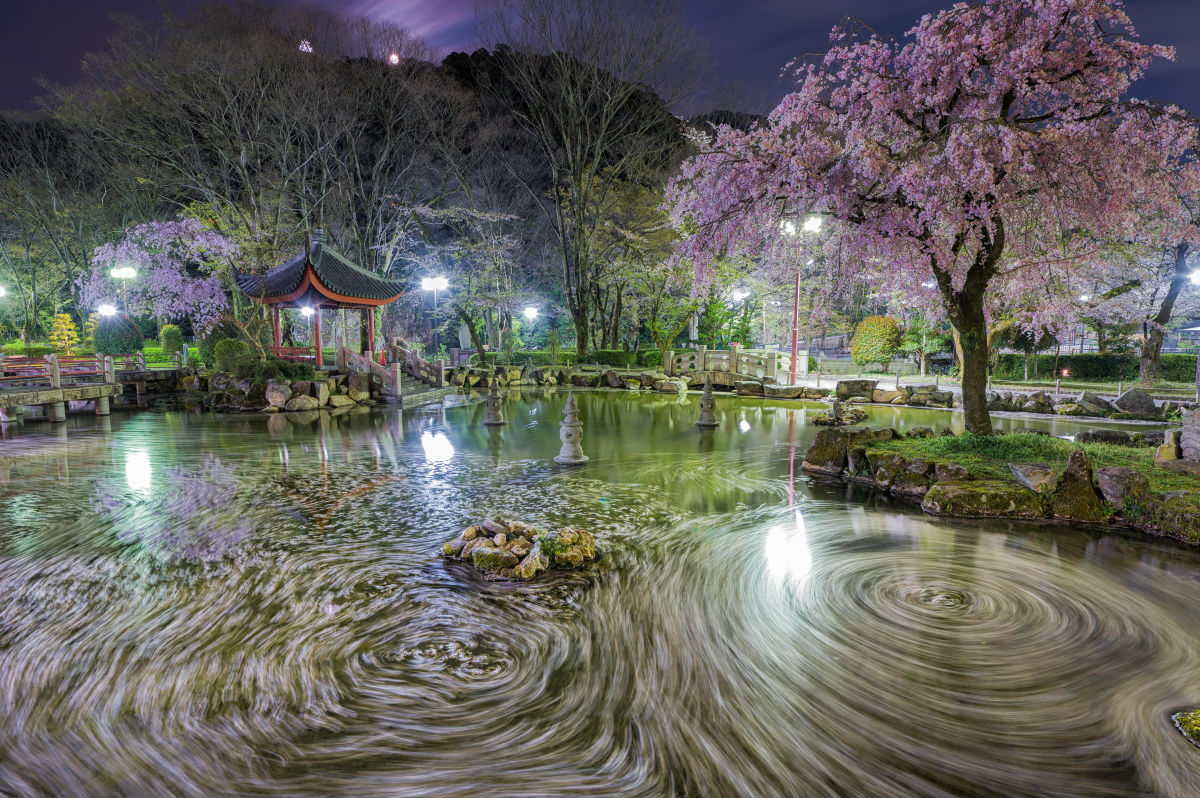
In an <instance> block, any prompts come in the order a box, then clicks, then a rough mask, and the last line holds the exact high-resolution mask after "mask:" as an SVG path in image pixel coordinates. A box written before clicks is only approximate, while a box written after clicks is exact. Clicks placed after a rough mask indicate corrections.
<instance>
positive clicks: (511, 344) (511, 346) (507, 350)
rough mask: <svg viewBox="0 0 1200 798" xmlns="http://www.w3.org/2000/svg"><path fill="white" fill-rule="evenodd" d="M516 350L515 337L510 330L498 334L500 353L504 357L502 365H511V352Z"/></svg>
mask: <svg viewBox="0 0 1200 798" xmlns="http://www.w3.org/2000/svg"><path fill="white" fill-rule="evenodd" d="M515 350H516V336H515V334H514V333H513V331H512V330H505V331H504V332H502V333H500V351H501V353H502V354H503V356H504V359H503V361H502V362H503V363H504V365H506V366H511V365H512V364H513V352H514V351H515Z"/></svg>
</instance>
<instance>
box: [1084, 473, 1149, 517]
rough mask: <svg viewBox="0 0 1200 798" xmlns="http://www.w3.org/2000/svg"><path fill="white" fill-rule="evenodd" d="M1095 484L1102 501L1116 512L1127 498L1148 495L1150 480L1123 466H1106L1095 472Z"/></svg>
mask: <svg viewBox="0 0 1200 798" xmlns="http://www.w3.org/2000/svg"><path fill="white" fill-rule="evenodd" d="M1096 484H1097V485H1098V486H1099V488H1100V495H1102V496H1103V497H1104V500H1105V501H1106V502H1108V503H1109V504H1111V505H1112V506H1113V507H1116V508H1117V509H1118V510H1119V509H1121V508H1122V507H1123V506H1124V504H1125V500H1126V499H1127V498H1133V497H1137V496H1145V495H1147V494H1149V493H1150V480H1149V479H1147V478H1146V475H1145V474H1142V473H1139V472H1137V471H1135V470H1133V469H1132V468H1125V467H1124V466H1106V467H1105V468H1101V469H1099V470H1097V471H1096Z"/></svg>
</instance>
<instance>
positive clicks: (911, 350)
mask: <svg viewBox="0 0 1200 798" xmlns="http://www.w3.org/2000/svg"><path fill="white" fill-rule="evenodd" d="M951 346H952V341H951V340H950V336H949V335H944V334H943V333H942V332H941V331H940V330H938V329H936V328H934V327H932V326H930V325H928V324H926V323H925V322H924V321H916V322H914V323H913V324H911V325H909V326H908V328H907V329H905V330H904V336H903V338H902V339H901V341H900V349H899V351H900V353H901V354H903V355H904V356H905V357H907V358H908V359H909V360H911V361H912V362H913V363H916V364H917V365H918V366H919V365H921V356H922V355H924V356H925V357H929V356H930V355H936V354H939V353H941V352H949V351H950V348H951Z"/></svg>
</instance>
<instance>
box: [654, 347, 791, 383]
mask: <svg viewBox="0 0 1200 798" xmlns="http://www.w3.org/2000/svg"><path fill="white" fill-rule="evenodd" d="M796 366H797V368H796V373H797V375H801V374H808V352H807V351H801V352H798V353H797V362H796ZM663 367H664V371H666V372H667V374H668V375H670V376H678V375H680V374H690V373H694V372H704V371H721V372H730V373H734V374H740V375H743V376H746V377H752V378H755V379H764V378H767V377H770V378H772V379H774V380H776V381H778V380H779V378H780V376H781V375H783V376H785V377H786V375H789V374H790V372H791V368H792V355H791V353H790V352H779V351H776V350H773V349H743V348H742V347H740V346H738V345H737V344H733V345H732V346H730V347H729V349H709V348H708V347H705V346H698V347H696V348H695V349H687V350H684V351H681V352H674V351H668V352H667V357H666V359H665V360H664V361H663Z"/></svg>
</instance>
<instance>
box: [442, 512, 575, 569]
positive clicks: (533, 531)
mask: <svg viewBox="0 0 1200 798" xmlns="http://www.w3.org/2000/svg"><path fill="white" fill-rule="evenodd" d="M442 556H443V557H445V558H446V559H450V560H462V561H466V562H470V563H471V564H472V565H474V566H475V568H476V570H478V571H480V572H482V573H483V574H484V575H485V576H486V577H487V578H488V579H515V580H525V579H532V578H533V577H534V576H536V575H537V574H539V573H541V572H542V571H548V570H550V569H552V568H557V569H571V568H578V567H579V566H580V565H582V564H583V563H585V562H590V561H591V560H594V559H596V541H595V538H593V537H592V533H591V532H588V531H587V530H586V529H576V528H573V527H563V528H562V529H558V530H551V531H548V530H542V529H537V528H536V527H532V526H530V525H529V524H525V523H522V522H520V521H496V520H492V519H488V520H486V521H484V522H483V523H480V524H475V525H473V526H469V527H467V528H466V529H464V530H463V531H462V534H460V535H459V536H458V537H456V538H455V539H454V540H452V541H450V542H449V543H447V544H445V545H444V546H442Z"/></svg>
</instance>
